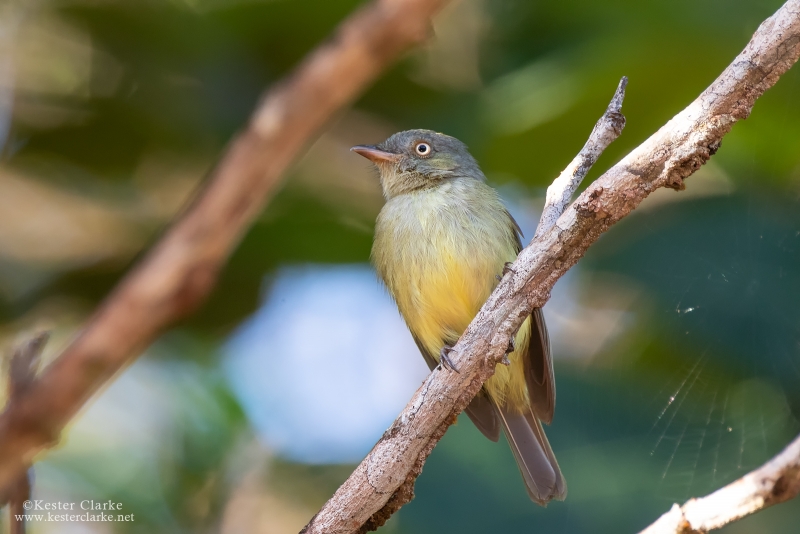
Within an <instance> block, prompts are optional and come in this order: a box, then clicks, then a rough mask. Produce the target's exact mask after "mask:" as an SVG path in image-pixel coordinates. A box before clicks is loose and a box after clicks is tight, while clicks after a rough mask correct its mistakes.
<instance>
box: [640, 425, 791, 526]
mask: <svg viewBox="0 0 800 534" xmlns="http://www.w3.org/2000/svg"><path fill="white" fill-rule="evenodd" d="M798 493H800V436H798V437H797V438H795V440H794V441H793V442H792V443H791V444H789V446H788V447H786V448H785V449H784V450H783V452H781V453H780V454H779V455H777V456H776V457H774V458H773V459H771V460H770V461H769V462H767V463H765V464H764V465H763V466H761V467H759V468H758V469H756V470H755V471H752V472H750V473H748V474H746V475H745V476H743V477H742V478H740V479H739V480H737V481H735V482H732V483H731V484H728V485H727V486H725V487H724V488H721V489H719V490H717V491H715V492H714V493H712V494H711V495H708V496H706V497H702V498H700V499H691V500H690V501H689V502H687V503H686V504H684V505H683V506H678V505H677V504H675V505H673V506H672V509H671V510H670V511H669V512H667V513H666V514H664V515H662V516H661V517H660V518H658V521H656V522H655V523H653V524H652V525H650V526H649V527H647V528H646V529H645V530H643V531H642V532H641V534H695V533H699V532H708V531H709V530H715V529H718V528H722V527H724V526H725V525H727V524H728V523H733V522H734V521H738V520H739V519H742V518H743V517H745V516H748V515H750V514H754V513H756V512H758V511H759V510H763V509H764V508H767V507H769V506H772V505H773V504H778V503H782V502H784V501H788V500H789V499H791V498H793V497H796V496H797V494H798Z"/></svg>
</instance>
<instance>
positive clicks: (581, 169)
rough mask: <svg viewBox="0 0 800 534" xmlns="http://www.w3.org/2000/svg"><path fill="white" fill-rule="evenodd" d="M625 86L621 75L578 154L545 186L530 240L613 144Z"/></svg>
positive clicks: (620, 121) (554, 217)
mask: <svg viewBox="0 0 800 534" xmlns="http://www.w3.org/2000/svg"><path fill="white" fill-rule="evenodd" d="M627 86H628V78H627V77H626V76H623V77H622V79H621V80H620V81H619V85H618V86H617V91H616V92H615V93H614V97H613V98H612V99H611V103H610V104H609V105H608V108H607V109H606V112H605V113H603V116H602V117H600V119H599V120H598V121H597V124H595V125H594V129H593V130H592V133H591V135H589V139H588V140H587V141H586V144H585V145H583V148H582V149H581V151H580V152H578V155H577V156H575V159H573V160H572V161H571V162H570V164H569V165H567V168H566V169H564V171H563V172H562V173H561V174H560V175H559V176H558V178H556V179H555V180H553V183H552V184H550V187H548V188H547V196H546V197H545V202H544V208H543V209H542V217H541V218H540V219H539V226H537V227H536V234H535V235H534V236H533V238H534V239H536V238H537V237H539V236H541V235H542V234H544V233H545V232H547V231H548V230H549V229H550V228H552V227H553V225H555V224H556V221H557V220H558V218H559V217H561V215H562V214H563V213H564V211H565V210H566V209H567V206H568V205H569V201H570V199H571V198H572V195H573V194H575V191H577V190H578V187H580V185H581V182H582V181H583V179H584V178H586V175H587V174H589V170H590V169H591V168H592V165H594V164H595V162H596V161H597V158H599V157H600V154H602V153H603V151H604V150H605V149H606V148H608V145H610V144H611V143H613V142H614V141H615V140H616V139H617V137H619V136H620V134H621V133H622V129H623V128H625V116H624V115H623V114H622V112H621V109H622V101H623V100H624V99H625V87H627Z"/></svg>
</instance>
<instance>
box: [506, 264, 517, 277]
mask: <svg viewBox="0 0 800 534" xmlns="http://www.w3.org/2000/svg"><path fill="white" fill-rule="evenodd" d="M511 265H512V263H511V262H510V261H507V262H505V264H503V276H505V275H506V274H508V273H514V274H517V271H515V270H514V269H512V268H511Z"/></svg>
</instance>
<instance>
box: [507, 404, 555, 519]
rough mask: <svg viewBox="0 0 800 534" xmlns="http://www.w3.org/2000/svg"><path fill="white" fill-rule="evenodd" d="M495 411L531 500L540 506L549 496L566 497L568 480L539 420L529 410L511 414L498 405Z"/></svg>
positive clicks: (543, 504) (544, 504)
mask: <svg viewBox="0 0 800 534" xmlns="http://www.w3.org/2000/svg"><path fill="white" fill-rule="evenodd" d="M497 413H498V415H499V416H500V420H501V421H502V422H503V429H504V430H505V433H506V438H507V439H508V444H509V445H510V446H511V452H513V453H514V459H515V460H516V461H517V465H518V466H519V470H520V472H521V473H522V478H523V480H524V481H525V487H526V488H527V489H528V495H529V496H530V498H531V500H533V501H534V502H536V503H538V504H541V505H542V506H546V505H547V503H548V501H550V500H552V499H558V500H563V499H564V498H565V497H566V496H567V483H566V482H565V481H564V476H563V475H562V474H561V469H559V467H558V462H557V461H556V457H555V455H554V454H553V449H551V448H550V443H549V442H548V441H547V436H545V434H544V429H543V428H542V423H541V422H540V421H539V420H538V419H537V418H536V417H534V416H533V415H532V414H531V413H527V414H521V413H514V412H511V411H509V410H506V409H505V408H500V407H498V408H497Z"/></svg>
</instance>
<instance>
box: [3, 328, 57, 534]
mask: <svg viewBox="0 0 800 534" xmlns="http://www.w3.org/2000/svg"><path fill="white" fill-rule="evenodd" d="M49 338H50V334H49V333H48V332H39V333H38V334H35V335H34V336H33V337H31V338H30V339H29V340H27V341H25V342H24V343H22V344H21V345H20V346H19V347H17V349H16V350H15V351H14V354H13V355H12V356H11V361H10V362H9V366H8V398H9V400H8V402H9V404H13V403H15V402H17V401H18V399H19V398H20V396H21V395H23V394H24V393H25V391H26V390H27V389H28V388H30V386H31V384H33V382H34V380H35V379H36V373H37V372H38V370H39V365H40V364H41V356H42V350H44V346H45V344H46V343H47V340H48V339H49ZM7 491H8V495H7V497H6V498H5V499H3V500H4V501H5V500H8V510H9V512H8V521H9V532H10V533H11V534H25V520H24V519H23V520H21V521H18V520H17V516H19V515H23V514H25V512H26V510H25V506H24V503H25V501H27V500H29V499H30V498H31V473H30V472H29V471H28V470H26V471H23V472H22V473H21V474H19V475H18V476H17V479H16V481H15V482H14V483H13V484H12V485H11V486H10V487H9V488H8V490H7Z"/></svg>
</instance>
